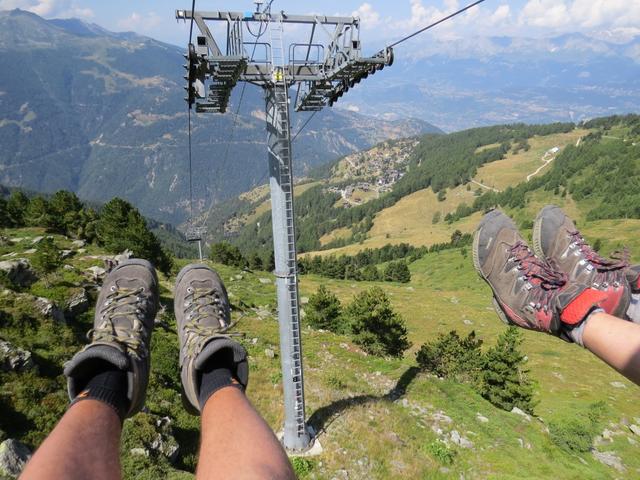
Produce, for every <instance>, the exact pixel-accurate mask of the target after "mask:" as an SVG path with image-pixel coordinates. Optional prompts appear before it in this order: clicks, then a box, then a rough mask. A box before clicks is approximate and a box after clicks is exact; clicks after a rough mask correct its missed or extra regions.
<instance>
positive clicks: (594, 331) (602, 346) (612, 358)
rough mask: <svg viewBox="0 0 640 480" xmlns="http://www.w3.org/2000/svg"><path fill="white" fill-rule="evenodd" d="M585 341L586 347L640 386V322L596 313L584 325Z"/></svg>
mask: <svg viewBox="0 0 640 480" xmlns="http://www.w3.org/2000/svg"><path fill="white" fill-rule="evenodd" d="M582 341H583V343H584V346H585V348H586V349H588V350H589V351H590V352H592V353H593V354H595V355H596V356H597V357H599V358H600V359H601V360H603V361H604V362H605V363H607V364H608V365H610V366H611V367H613V368H614V369H615V370H617V371H618V372H620V373H621V374H622V375H624V376H625V377H627V378H628V379H629V380H631V381H632V382H634V383H635V384H638V385H640V325H638V324H635V323H632V322H628V321H625V320H621V319H619V318H617V317H614V316H612V315H609V314H606V313H604V312H601V313H594V314H593V315H591V316H590V317H589V320H588V321H587V323H586V325H585V327H584V333H583V336H582Z"/></svg>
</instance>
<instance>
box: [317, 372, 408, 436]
mask: <svg viewBox="0 0 640 480" xmlns="http://www.w3.org/2000/svg"><path fill="white" fill-rule="evenodd" d="M419 371H420V369H419V368H418V367H409V368H407V370H405V372H404V373H403V374H402V375H401V376H400V378H399V379H398V382H397V383H396V385H395V386H394V387H393V388H392V389H391V390H389V391H388V392H387V393H385V394H384V395H360V396H357V397H351V398H342V399H340V400H337V401H335V402H333V403H331V404H329V405H327V406H325V407H320V408H319V409H317V410H316V411H315V412H313V413H312V414H311V416H310V417H309V421H308V423H309V425H311V426H312V427H313V429H314V430H315V431H316V432H317V434H318V435H319V434H320V433H322V432H324V431H325V430H326V428H327V427H328V426H329V425H330V424H331V423H333V422H334V421H335V420H336V419H337V418H338V417H339V416H340V415H342V413H344V411H345V410H348V409H349V408H353V407H357V406H360V405H368V404H371V403H378V402H393V401H395V400H397V399H398V398H400V397H402V396H403V395H404V394H405V393H406V392H407V388H408V387H409V385H411V382H413V380H414V379H415V378H416V376H417V375H418V372H419Z"/></svg>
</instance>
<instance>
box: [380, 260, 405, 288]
mask: <svg viewBox="0 0 640 480" xmlns="http://www.w3.org/2000/svg"><path fill="white" fill-rule="evenodd" d="M383 278H384V280H385V281H386V282H400V283H408V282H410V281H411V272H409V267H407V264H406V263H405V262H404V261H403V260H399V261H397V262H389V263H388V264H387V267H386V268H385V269H384V276H383Z"/></svg>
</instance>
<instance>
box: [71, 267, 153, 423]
mask: <svg viewBox="0 0 640 480" xmlns="http://www.w3.org/2000/svg"><path fill="white" fill-rule="evenodd" d="M157 309H158V278H157V276H156V272H155V270H154V268H153V267H152V266H151V264H150V263H149V262H147V261H146V260H141V259H131V260H126V261H125V262H123V263H121V264H120V265H118V266H117V267H115V268H114V269H113V270H112V271H111V273H109V275H108V276H107V278H106V279H105V281H104V283H103V285H102V289H101V290H100V295H99V296H98V301H97V304H96V312H95V317H94V320H93V328H92V329H91V330H90V331H89V333H88V334H87V335H88V336H90V337H91V343H90V344H89V345H87V346H86V347H84V348H83V349H82V350H81V351H80V352H78V353H77V354H76V355H75V356H74V357H73V358H72V359H71V360H70V361H69V362H67V363H66V364H65V368H64V374H65V375H66V377H67V388H68V391H69V397H70V399H71V400H73V399H74V398H76V396H77V395H78V394H79V393H80V392H81V391H82V390H83V389H84V387H85V385H86V384H87V382H88V381H89V380H90V379H91V377H92V376H93V375H95V374H96V368H99V366H100V365H104V364H105V362H106V363H110V364H112V365H113V366H115V367H116V368H118V369H120V370H123V371H125V372H126V373H127V398H128V400H129V407H128V410H127V412H126V417H130V416H132V415H134V414H135V413H137V412H138V411H140V410H141V409H142V407H143V405H144V401H145V397H146V391H147V384H148V382H149V362H150V354H149V342H150V341H151V331H152V329H153V323H154V318H155V316H156V311H157Z"/></svg>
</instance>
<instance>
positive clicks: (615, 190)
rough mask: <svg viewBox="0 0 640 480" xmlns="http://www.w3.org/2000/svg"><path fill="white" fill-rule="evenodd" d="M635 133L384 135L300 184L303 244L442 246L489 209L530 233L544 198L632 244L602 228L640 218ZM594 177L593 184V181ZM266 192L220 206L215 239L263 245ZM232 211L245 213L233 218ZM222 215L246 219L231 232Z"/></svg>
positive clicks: (613, 128) (597, 125) (613, 120)
mask: <svg viewBox="0 0 640 480" xmlns="http://www.w3.org/2000/svg"><path fill="white" fill-rule="evenodd" d="M638 140H640V134H639V133H638V117H637V116H635V115H630V116H626V117H605V118H602V119H596V120H593V121H590V122H586V123H583V124H580V125H573V124H551V125H539V126H536V125H533V126H527V125H522V124H516V125H504V126H496V127H483V128H478V129H472V130H467V131H463V132H458V133H454V134H448V135H445V136H432V135H426V136H424V137H421V138H418V139H415V140H414V139H407V140H403V141H393V142H385V143H382V144H379V145H378V146H376V147H374V148H372V149H369V150H367V151H364V152H360V153H358V154H353V155H349V156H346V157H344V158H343V159H340V160H338V161H337V162H335V163H333V164H330V165H329V166H327V167H323V168H322V169H320V170H317V171H316V172H315V173H314V176H315V180H313V181H307V182H306V183H304V184H301V185H299V187H298V188H297V189H296V215H297V219H298V220H297V222H298V223H297V229H298V231H297V233H298V248H299V251H300V253H302V254H308V253H309V252H313V253H312V254H313V255H315V254H318V255H323V256H326V255H332V254H337V255H340V254H349V255H352V254H354V253H356V252H359V251H362V250H363V249H366V248H373V249H379V248H381V247H383V246H384V245H388V244H392V245H398V244H404V243H406V244H410V245H413V246H425V247H430V246H433V245H435V244H441V243H446V242H449V240H450V239H451V236H452V234H453V233H454V232H456V231H460V232H461V233H463V234H464V233H471V232H472V231H473V230H474V228H475V226H476V225H477V223H478V221H479V218H480V216H481V215H482V212H483V211H484V210H486V209H487V208H489V207H492V206H496V205H500V206H502V207H503V208H505V209H507V210H508V212H509V213H510V214H512V215H514V216H515V218H516V219H517V220H518V222H519V223H520V224H521V225H522V226H523V227H525V228H529V227H530V224H531V221H532V219H533V218H534V217H535V215H536V213H537V210H538V209H539V208H541V207H542V206H543V205H544V204H546V203H557V204H560V205H561V206H563V207H565V208H567V209H568V211H569V212H571V214H572V215H574V216H575V218H576V220H578V222H579V223H580V225H581V227H583V228H584V229H585V232H586V233H587V234H593V235H595V236H597V238H599V239H600V241H601V244H602V245H605V246H611V247H612V248H613V246H614V244H615V245H617V246H620V245H621V244H622V242H624V241H626V240H627V238H628V239H630V244H629V245H630V246H634V245H636V243H637V242H636V241H635V239H634V235H633V234H632V232H628V233H627V230H626V229H623V230H622V231H620V232H619V235H620V236H621V237H620V238H619V239H618V238H617V237H614V238H615V239H608V238H607V236H606V232H607V231H615V229H616V228H617V227H616V225H619V224H625V225H629V226H630V227H631V226H632V225H635V222H636V221H638V220H640V215H639V214H638V211H637V209H636V208H634V207H633V205H634V204H635V196H634V195H635V193H634V191H637V182H638V168H639V166H638V158H639V155H638V153H637V144H638V143H639V142H638ZM587 159H589V160H587ZM596 159H598V160H597V161H596ZM594 162H595V163H594ZM591 163H594V165H595V164H597V166H592V165H590V164H591ZM613 165H616V166H615V167H613ZM609 170H610V171H609ZM564 177H566V178H564ZM592 177H594V178H597V179H598V180H597V181H596V182H595V183H594V185H598V186H599V187H598V188H596V187H594V186H591V185H590V184H591V183H592V181H591V180H590V179H591V178H592ZM622 178H624V179H625V180H624V181H623V180H621V179H622ZM574 186H575V188H574ZM619 187H620V188H622V191H620V188H619ZM598 189H601V190H602V193H598ZM634 189H635V190H634ZM256 192H259V195H258V196H259V198H258V199H256ZM267 193H268V192H267V190H266V189H262V190H256V191H255V192H254V193H253V194H248V195H246V196H243V197H242V198H240V199H236V200H234V201H232V202H229V203H227V204H222V205H220V206H219V207H218V208H217V209H215V210H214V214H213V215H212V216H211V217H210V230H209V231H210V232H213V235H214V236H213V241H220V240H222V239H227V240H230V241H231V242H232V243H235V244H236V245H238V246H239V247H240V248H241V250H243V251H244V252H245V253H246V254H250V253H251V252H256V251H263V249H268V248H269V246H270V244H271V225H270V212H269V202H268V196H267ZM610 205H617V206H615V207H610ZM596 207H597V208H596ZM594 208H596V210H598V211H599V212H602V213H596V210H594ZM230 211H233V212H240V213H239V214H237V215H232V216H231V217H229V213H228V212H230ZM228 218H234V219H237V218H241V221H238V222H235V223H234V228H233V229H232V230H231V231H227V230H225V229H224V227H223V225H225V221H226V219H228ZM226 224H227V225H228V223H226ZM603 242H604V243H603Z"/></svg>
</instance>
